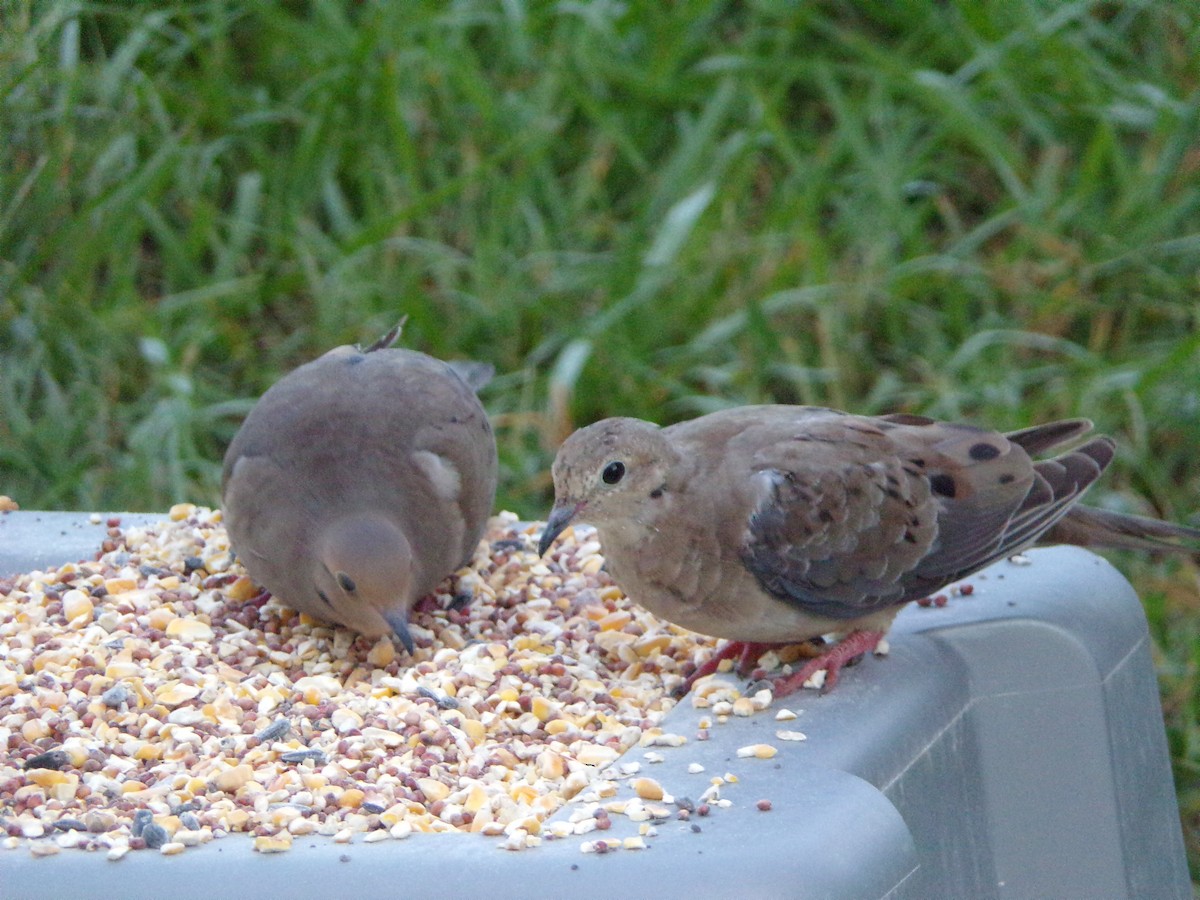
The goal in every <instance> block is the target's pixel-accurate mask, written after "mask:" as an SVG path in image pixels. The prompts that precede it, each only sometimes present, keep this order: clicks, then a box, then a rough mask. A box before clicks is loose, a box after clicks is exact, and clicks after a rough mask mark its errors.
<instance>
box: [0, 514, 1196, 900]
mask: <svg viewBox="0 0 1200 900" xmlns="http://www.w3.org/2000/svg"><path fill="white" fill-rule="evenodd" d="M153 518H156V517H152V516H140V515H139V516H132V515H129V514H122V521H123V523H124V524H134V523H136V522H144V521H148V520H152V519H153ZM103 535H104V529H103V526H102V525H89V524H88V523H87V516H86V514H80V513H35V512H22V513H9V514H7V515H3V516H0V575H3V574H8V573H12V572H17V571H26V570H29V569H32V568H38V567H44V566H47V565H53V564H57V563H60V562H64V561H67V560H68V559H77V558H85V557H90V556H92V555H93V554H94V552H95V550H96V548H97V547H98V545H99V542H100V540H101V539H102V538H103ZM1028 559H1029V564H1028V565H1016V564H1013V563H1010V562H1002V563H999V564H997V565H995V566H993V567H991V568H990V569H988V570H987V571H986V572H984V573H980V574H978V575H976V576H975V577H974V578H972V579H971V583H972V584H973V586H974V587H975V592H974V594H973V595H972V596H970V597H960V598H954V599H952V600H951V602H950V604H949V605H948V606H947V607H945V608H920V607H916V606H910V607H909V608H907V609H905V610H904V612H903V613H901V615H900V616H899V618H898V619H897V622H896V626H895V628H894V629H893V631H892V634H891V636H890V643H891V653H890V655H889V656H888V657H887V658H884V659H876V658H871V659H867V660H865V661H864V662H863V663H862V664H861V665H859V666H857V667H855V668H852V669H848V670H846V671H845V672H844V673H843V676H842V679H841V681H840V683H839V685H838V688H837V690H836V691H834V692H832V693H830V694H829V695H826V696H819V695H818V694H817V693H815V692H813V691H804V692H802V693H801V694H799V695H794V696H792V697H787V698H783V699H782V700H776V701H775V707H780V706H787V707H788V708H790V709H793V710H795V711H797V712H799V713H800V716H799V718H798V719H797V720H796V721H794V722H792V723H787V724H785V725H784V726H782V727H788V728H795V729H798V730H801V731H803V732H805V733H806V734H807V735H808V740H807V741H805V742H798V743H790V742H784V741H780V740H777V739H776V738H775V731H776V729H777V728H779V727H781V726H780V724H779V723H776V722H775V720H774V717H773V715H772V714H771V713H770V712H765V713H759V714H757V715H755V716H752V717H749V718H744V719H741V718H735V717H731V718H730V721H729V722H728V724H725V725H717V726H715V727H714V728H713V729H712V730H711V734H712V738H711V740H709V741H705V742H700V741H696V740H695V739H694V735H695V733H696V731H697V727H698V722H699V719H700V717H701V716H702V715H705V714H708V712H709V711H708V710H696V709H693V708H692V706H691V704H690V703H689V702H686V701H685V702H683V703H681V704H680V705H679V706H678V707H676V709H675V710H673V711H672V712H671V713H670V714H669V716H668V717H667V720H666V721H665V722H664V723H663V725H664V728H665V729H666V730H668V731H673V732H678V733H681V734H685V735H688V736H689V738H690V740H689V742H688V743H687V744H686V745H685V746H683V747H680V748H658V749H659V751H660V752H662V753H663V754H664V756H665V757H666V759H665V761H664V762H662V763H656V764H652V765H644V766H643V774H649V775H652V776H653V777H655V778H656V779H657V780H659V781H660V782H661V783H662V784H663V785H664V786H665V787H666V789H667V790H668V791H669V792H671V793H673V794H674V795H675V796H676V797H680V796H690V797H693V798H696V797H698V796H699V794H700V793H701V792H702V791H703V789H704V788H705V787H706V786H707V784H708V780H707V779H708V778H709V777H710V776H711V775H713V774H724V773H725V772H732V773H734V774H736V775H737V776H738V779H739V780H738V782H737V784H735V785H732V786H729V787H727V788H725V789H724V790H723V794H722V796H724V797H726V798H728V799H731V800H732V801H733V805H732V806H731V807H729V808H725V809H720V810H715V811H714V812H713V814H712V815H710V816H708V817H706V818H698V817H693V818H692V820H691V822H690V823H688V822H679V821H675V820H671V821H669V822H667V823H666V824H663V825H660V826H659V827H658V835H657V836H656V837H654V838H652V839H650V840H649V841H648V843H649V844H650V848H649V849H647V850H620V851H616V852H612V853H608V854H605V855H596V854H584V853H581V852H580V843H581V841H583V840H587V839H591V838H596V837H605V838H621V837H626V836H630V835H632V834H634V833H636V828H637V826H636V825H635V824H634V823H632V822H629V821H627V820H625V819H624V817H621V816H614V817H613V828H612V830H611V831H609V832H606V833H604V834H599V833H596V832H593V833H592V834H589V835H586V836H585V837H582V838H569V839H565V840H559V841H546V842H544V843H543V845H542V846H541V847H537V848H533V849H530V850H525V851H522V852H511V851H505V850H501V849H499V848H498V847H497V844H496V843H495V842H494V841H492V840H489V839H486V838H482V837H479V836H477V835H461V836H459V835H414V836H413V837H411V838H409V839H407V840H404V841H384V842H381V843H378V844H372V845H366V844H362V843H361V842H356V843H352V844H350V845H344V844H335V843H333V842H332V841H331V840H330V839H328V838H322V837H306V838H297V839H296V841H295V844H294V846H293V849H292V850H291V851H290V852H288V853H284V854H278V855H270V856H264V855H260V854H257V853H255V852H253V850H252V849H251V842H250V840H249V839H248V838H243V837H242V836H240V835H234V836H230V837H227V838H225V839H222V840H218V841H213V842H212V843H209V844H207V845H204V846H202V847H198V848H193V849H189V850H187V851H186V852H185V853H183V854H181V855H179V856H174V857H162V856H160V855H159V854H156V853H153V852H151V851H142V852H135V853H131V854H129V855H128V856H126V857H125V859H123V860H122V861H120V862H116V863H113V862H108V861H106V860H105V859H104V857H103V856H102V855H101V854H99V853H90V854H89V853H84V852H82V851H64V852H62V853H60V854H58V855H57V856H52V857H48V858H42V859H35V858H33V857H32V855H31V854H30V853H29V852H28V850H17V851H0V897H5V898H13V900H24V898H41V897H45V898H70V897H89V898H106V897H113V898H139V897H153V898H159V897H163V896H169V897H171V898H173V900H183V898H190V897H197V898H206V900H207V898H211V897H214V896H229V895H233V894H234V893H235V892H236V894H238V895H248V896H256V897H277V896H278V897H288V898H304V897H333V896H344V895H350V894H353V895H354V896H390V895H412V896H431V895H440V896H461V895H466V894H467V893H468V892H471V893H472V894H482V895H483V896H487V897H495V898H507V897H524V898H529V897H564V896H570V897H578V898H587V897H611V896H613V895H614V894H618V895H622V896H654V895H656V894H661V895H664V896H666V895H669V896H685V897H689V898H699V897H731V896H739V897H805V898H808V897H812V898H816V897H821V898H850V900H866V898H875V897H888V898H908V897H911V898H931V897H955V898H967V897H970V898H988V897H997V898H1026V897H1029V898H1033V897H1040V898H1047V897H1054V898H1075V897H1078V898H1088V900H1094V898H1119V897H1154V898H1170V897H1179V898H1185V897H1191V896H1192V892H1191V886H1190V882H1189V880H1188V872H1187V867H1186V863H1185V857H1184V849H1183V838H1182V833H1181V830H1180V824H1179V817H1178V810H1177V807H1176V801H1175V795H1174V791H1173V788H1172V783H1171V773H1170V764H1169V759H1168V755H1167V747H1166V741H1165V736H1164V732H1163V724H1162V716H1161V711H1160V708H1159V699H1158V692H1157V685H1156V681H1155V675H1154V669H1153V665H1152V662H1151V657H1150V650H1149V637H1148V633H1147V629H1146V623H1145V618H1144V615H1143V612H1142V608H1141V605H1140V603H1139V602H1138V599H1137V597H1136V595H1135V594H1134V592H1133V590H1132V589H1131V588H1130V586H1129V584H1128V583H1127V582H1126V581H1125V580H1124V578H1122V576H1121V575H1120V574H1119V573H1118V572H1117V571H1116V570H1115V569H1114V568H1113V567H1112V566H1111V565H1109V564H1108V563H1107V562H1106V561H1104V560H1103V559H1101V558H1099V557H1097V556H1094V555H1092V554H1090V553H1087V552H1086V551H1083V550H1078V549H1075V548H1051V549H1046V550H1037V551H1033V552H1031V553H1029V554H1028ZM759 742H763V743H771V744H774V745H775V746H776V747H778V748H779V754H778V755H777V756H776V757H775V758H774V759H771V760H757V759H739V758H737V756H736V750H737V748H738V747H741V746H744V745H746V744H752V743H759ZM642 753H643V751H641V750H637V749H635V750H633V751H630V754H629V756H630V758H632V759H638V760H641V758H642ZM692 762H699V763H701V764H702V765H704V766H705V768H706V770H707V771H706V772H705V773H704V774H701V775H693V774H689V773H688V772H687V766H688V764H689V763H692ZM764 798H765V799H769V800H770V801H771V803H772V809H771V810H770V811H769V812H762V811H759V810H758V809H757V808H756V801H757V800H759V799H764ZM569 812H570V807H568V808H567V810H565V811H563V812H562V813H560V814H561V815H566V814H567V813H569ZM693 824H696V825H699V826H700V831H699V832H698V833H697V832H695V831H693V830H692V828H691V825H693Z"/></svg>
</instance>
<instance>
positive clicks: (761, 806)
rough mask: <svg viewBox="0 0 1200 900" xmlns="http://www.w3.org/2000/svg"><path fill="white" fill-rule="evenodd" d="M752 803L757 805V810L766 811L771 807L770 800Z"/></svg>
mask: <svg viewBox="0 0 1200 900" xmlns="http://www.w3.org/2000/svg"><path fill="white" fill-rule="evenodd" d="M754 805H755V806H757V807H758V808H759V810H760V811H762V812H768V811H769V810H770V809H771V801H770V800H759V801H758V802H757V803H755V804H754Z"/></svg>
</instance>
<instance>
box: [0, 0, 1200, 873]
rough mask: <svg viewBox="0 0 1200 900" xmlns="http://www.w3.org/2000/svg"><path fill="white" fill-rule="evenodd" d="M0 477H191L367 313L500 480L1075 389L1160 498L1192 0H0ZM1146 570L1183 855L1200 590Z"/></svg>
mask: <svg viewBox="0 0 1200 900" xmlns="http://www.w3.org/2000/svg"><path fill="white" fill-rule="evenodd" d="M0 19H2V21H0V135H2V136H3V137H2V138H0V354H2V357H3V359H2V365H0V409H2V410H3V412H2V413H0V493H6V494H9V495H11V496H13V497H15V498H16V499H18V500H19V501H20V502H21V503H22V504H23V505H24V506H25V507H26V508H45V507H56V508H84V509H103V508H113V509H116V508H125V509H162V508H163V507H165V506H166V505H167V504H169V503H171V502H173V501H176V500H182V499H189V500H197V501H201V502H205V503H210V504H215V503H216V502H217V501H218V479H219V466H220V458H221V454H222V452H223V449H224V446H225V444H226V442H227V441H228V439H229V438H230V436H231V435H232V434H233V432H234V430H235V429H236V427H237V424H238V421H239V416H240V414H241V413H243V412H244V411H245V410H246V409H247V407H248V405H249V402H250V400H251V398H253V397H255V396H257V395H258V394H259V393H261V392H262V391H263V390H264V389H265V388H266V387H267V386H268V385H269V384H271V383H272V381H274V380H275V379H276V378H277V377H279V375H280V374H281V373H283V372H285V371H286V370H287V369H289V368H291V367H293V366H295V365H296V364H298V363H300V362H302V361H304V360H306V359H309V358H311V357H313V356H315V355H317V354H318V353H320V352H322V351H323V350H325V349H327V348H329V347H331V346H334V345H336V344H340V343H346V342H348V341H363V340H371V339H373V338H374V337H375V336H377V335H378V334H381V333H382V332H384V331H386V330H387V328H388V327H390V325H392V324H393V323H394V322H395V320H396V319H397V318H398V317H399V316H400V315H401V314H407V315H408V316H409V323H408V327H407V329H406V332H405V343H406V344H407V345H409V346H412V347H416V348H419V349H423V350H426V351H427V352H430V353H433V354H436V355H440V356H445V357H454V356H465V357H473V358H479V359H486V360H489V361H491V362H493V363H494V364H495V366H496V368H497V370H498V372H499V375H498V377H497V378H496V380H495V381H494V382H493V384H492V385H491V386H490V387H489V388H488V389H487V391H486V393H485V401H486V404H487V406H488V408H489V410H490V412H491V413H492V415H493V417H494V419H495V422H496V424H497V430H498V436H499V440H500V442H501V457H502V467H503V483H502V485H501V491H500V503H501V504H502V505H503V506H504V507H506V508H510V509H514V510H516V511H517V512H519V513H520V514H522V515H524V516H528V517H541V516H542V515H544V512H545V510H546V509H547V507H548V503H549V484H548V476H547V469H548V465H549V462H550V460H551V459H552V456H553V452H554V450H555V448H556V446H557V444H558V442H559V441H560V440H561V438H562V437H563V436H565V434H567V433H568V432H569V431H570V430H571V429H572V428H573V427H576V426H577V425H580V424H584V423H587V422H589V421H592V420H593V419H595V418H598V417H601V416H604V415H609V414H616V413H623V414H632V415H640V416H645V417H647V418H652V419H656V420H659V421H664V422H665V421H670V420H677V419H680V418H685V417H688V416H692V415H695V414H698V413H702V412H705V411H708V410H711V409H714V408H717V407H720V406H723V405H727V404H734V403H746V402H758V401H767V400H774V401H782V402H803V403H818V404H829V405H834V406H838V407H843V408H850V409H853V410H855V411H862V412H880V411H893V410H910V411H916V412H924V413H929V414H933V415H939V416H956V417H957V416H961V417H966V418H970V419H973V420H976V421H979V422H986V423H989V424H993V425H996V426H998V427H1004V428H1016V427H1020V426H1022V425H1025V424H1028V423H1030V422H1033V421H1037V420H1043V419H1046V418H1049V417H1054V416H1069V415H1087V416H1090V417H1091V418H1093V419H1095V420H1096V422H1097V424H1098V425H1099V427H1100V428H1102V429H1103V430H1104V431H1106V432H1108V433H1110V434H1113V435H1114V436H1116V438H1117V440H1118V442H1119V445H1120V456H1119V459H1118V461H1117V463H1116V464H1115V465H1114V467H1113V470H1112V472H1111V474H1110V476H1108V477H1106V479H1105V482H1104V484H1103V486H1102V487H1101V488H1099V489H1097V490H1096V491H1095V492H1094V493H1093V495H1092V497H1093V502H1098V503H1101V504H1104V505H1108V506H1111V507H1115V508H1121V509H1131V510H1139V511H1146V512H1152V513H1155V514H1158V515H1163V516H1166V517H1168V518H1172V519H1175V520H1178V521H1184V522H1187V521H1190V522H1193V523H1197V522H1198V519H1197V511H1198V510H1200V469H1198V467H1197V466H1196V465H1195V464H1194V453H1195V448H1196V447H1198V446H1200V300H1198V299H1197V297H1198V296H1200V293H1198V290H1200V278H1198V275H1197V272H1198V270H1200V149H1198V148H1200V55H1198V54H1197V53H1196V47H1197V46H1200V8H1197V7H1195V6H1194V5H1193V4H1187V3H1162V2H1158V3H1155V2H1108V3H1098V2H1076V3H1061V2H1034V0H988V2H985V0H962V2H958V3H954V4H940V3H929V2H925V0H920V2H918V0H905V2H894V3H883V2H861V3H851V2H819V3H818V2H782V0H781V2H767V0H759V2H751V0H745V2H727V3H719V2H708V0H678V2H674V3H670V4H658V3H646V4H624V3H617V2H614V0H562V2H559V3H536V4H534V3H526V2H522V0H503V2H484V0H457V2H450V0H438V2H417V0H413V2H405V3H395V2H350V0H341V2H334V0H324V2H321V0H314V2H310V3H300V2H285V3H279V2H267V0H223V2H220V0H209V2H200V0H189V2H175V3H164V2H160V3H125V2H92V3H84V2H69V0H60V2H30V0H8V2H6V3H4V4H3V5H2V6H0ZM1126 570H1127V571H1129V572H1130V573H1131V574H1132V575H1133V577H1134V578H1135V582H1136V584H1137V586H1138V587H1139V590H1141V592H1142V593H1143V594H1144V595H1145V596H1146V600H1147V608H1148V612H1149V614H1150V619H1151V625H1152V629H1153V632H1154V635H1155V638H1156V642H1157V646H1156V649H1157V651H1158V658H1159V662H1160V668H1161V676H1162V677H1161V680H1162V685H1163V696H1164V709H1165V711H1166V715H1167V720H1168V730H1169V735H1170V740H1171V745H1172V752H1173V755H1174V759H1175V765H1176V774H1177V782H1178V785H1179V795H1180V802H1181V805H1182V807H1183V812H1184V819H1185V829H1186V834H1187V839H1188V842H1189V846H1190V851H1191V854H1192V860H1193V866H1194V869H1193V871H1194V872H1195V873H1197V874H1200V725H1198V724H1197V714H1198V712H1200V675H1198V669H1200V641H1198V638H1200V600H1198V597H1197V582H1196V571H1195V569H1194V568H1192V567H1186V566H1174V567H1171V568H1166V569H1163V568H1160V567H1156V566H1152V565H1149V564H1143V563H1131V566H1127V567H1126Z"/></svg>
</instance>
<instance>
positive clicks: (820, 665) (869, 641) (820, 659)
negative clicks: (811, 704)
mask: <svg viewBox="0 0 1200 900" xmlns="http://www.w3.org/2000/svg"><path fill="white" fill-rule="evenodd" d="M883 634H884V633H883V632H882V631H852V632H850V633H849V634H848V635H846V636H845V637H844V638H842V639H841V640H840V641H838V642H837V643H836V644H834V645H833V646H832V647H830V648H829V649H828V650H826V651H825V652H824V653H822V654H821V655H820V656H816V657H814V658H813V659H810V660H809V661H808V662H806V663H805V664H804V665H803V666H801V667H800V668H799V669H798V670H797V671H795V672H793V673H792V674H791V675H785V676H783V677H781V678H776V679H775V680H774V681H773V683H772V686H771V689H772V691H773V692H774V694H775V696H776V697H786V696H787V695H788V694H792V693H795V692H796V691H798V690H800V688H802V687H803V686H804V682H806V681H808V679H809V678H811V677H812V675H813V673H814V672H819V671H820V670H821V669H824V670H825V684H824V685H823V686H822V687H821V693H822V694H827V693H829V691H831V690H833V688H834V685H836V684H837V680H838V672H840V671H841V668H842V666H844V665H846V664H848V663H850V662H852V661H853V660H855V659H857V658H858V657H860V656H862V655H863V654H865V653H870V652H871V651H873V650H874V649H875V648H876V647H878V646H879V642H880V641H881V640H883ZM755 675H758V673H757V672H756V673H755Z"/></svg>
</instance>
